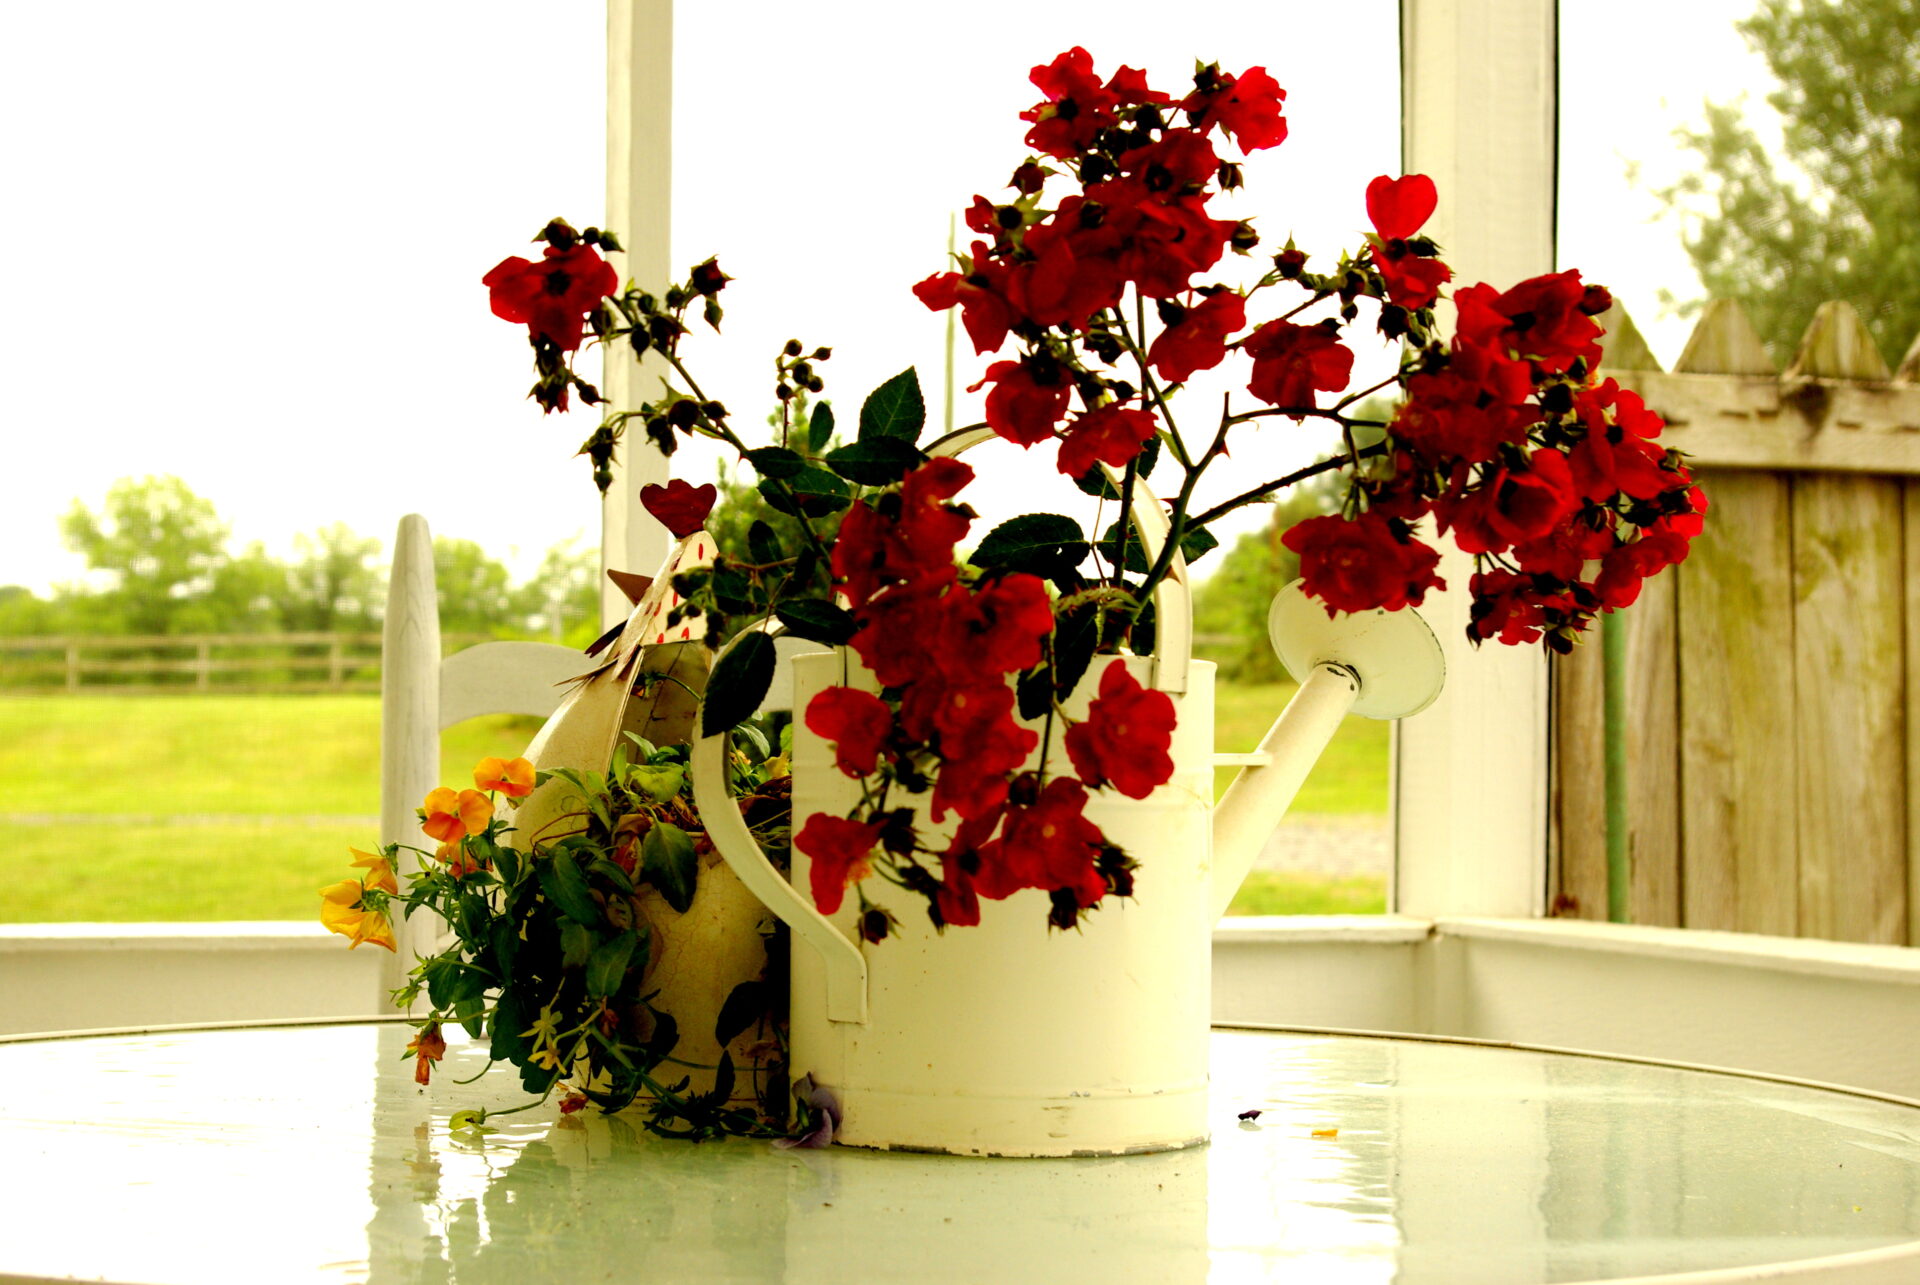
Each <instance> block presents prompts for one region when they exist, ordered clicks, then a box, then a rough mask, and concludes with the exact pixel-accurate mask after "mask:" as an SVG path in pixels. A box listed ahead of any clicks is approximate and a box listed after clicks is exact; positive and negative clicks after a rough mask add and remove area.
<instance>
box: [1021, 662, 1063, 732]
mask: <svg viewBox="0 0 1920 1285" xmlns="http://www.w3.org/2000/svg"><path fill="white" fill-rule="evenodd" d="M1013 690H1014V694H1015V695H1017V696H1018V697H1019V698H1020V717H1021V718H1024V719H1027V720H1028V721H1030V722H1031V721H1034V720H1037V719H1039V718H1040V717H1042V716H1043V715H1045V714H1046V712H1047V709H1048V707H1049V706H1051V705H1052V704H1053V666H1051V665H1041V666H1040V667H1038V668H1037V669H1034V670H1033V671H1031V672H1030V673H1026V674H1022V675H1021V676H1020V681H1019V682H1018V683H1016V684H1015V685H1014V689H1013Z"/></svg>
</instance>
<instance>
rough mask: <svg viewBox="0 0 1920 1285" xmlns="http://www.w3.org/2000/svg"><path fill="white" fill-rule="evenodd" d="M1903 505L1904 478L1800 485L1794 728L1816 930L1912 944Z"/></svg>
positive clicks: (1802, 871) (1809, 918)
mask: <svg viewBox="0 0 1920 1285" xmlns="http://www.w3.org/2000/svg"><path fill="white" fill-rule="evenodd" d="M1901 508H1902V502H1901V491H1900V483H1899V482H1898V481H1897V480H1883V479H1879V478H1867V477H1802V478H1796V479H1795V480H1794V483H1793V587H1794V631H1793V657H1794V686H1795V693H1794V717H1793V724H1792V726H1793V728H1794V731H1795V735H1796V738H1797V740H1798V742H1799V750H1798V756H1797V757H1798V761H1799V768H1800V770H1799V777H1798V782H1799V789H1798V797H1797V800H1796V803H1797V812H1798V833H1799V839H1798V844H1799V852H1800V863H1799V875H1800V878H1799V898H1800V916H1799V917H1800V931H1801V933H1802V934H1804V935H1806V936H1809V937H1825V938H1831V939H1837V940H1842V941H1871V942H1905V941H1906V890H1907V889H1906V885H1907V851H1906V848H1907V845H1906V806H1905V795H1906V744H1905V741H1906V737H1905V729H1904V726H1903V724H1904V723H1905V718H1904V717H1903V713H1904V711H1903V709H1902V705H1903V704H1904V702H1903V701H1901V700H1900V699H1899V697H1900V694H1901V692H1902V682H1901V670H1902V669H1903V667H1904V658H1903V657H1902V655H1901V650H1902V646H1901V614H1902V608H1903V602H1902V598H1903V594H1902V592H1901V561H1902V553H1903V550H1902V547H1901V545H1902V541H1901V531H1900V528H1901ZM1726 623H1727V624H1728V625H1729V626H1734V625H1736V624H1737V622H1734V621H1728V622H1726Z"/></svg>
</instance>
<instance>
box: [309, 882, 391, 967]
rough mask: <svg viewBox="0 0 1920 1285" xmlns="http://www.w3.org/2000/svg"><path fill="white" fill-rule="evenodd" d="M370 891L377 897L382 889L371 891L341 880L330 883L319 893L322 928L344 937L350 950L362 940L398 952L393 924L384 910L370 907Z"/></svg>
mask: <svg viewBox="0 0 1920 1285" xmlns="http://www.w3.org/2000/svg"><path fill="white" fill-rule="evenodd" d="M368 892H373V893H376V894H378V893H379V892H380V890H379V889H377V888H371V887H369V885H367V884H364V883H361V882H360V881H359V880H358V879H342V880H341V881H340V882H339V883H333V884H328V885H327V886H326V887H324V888H322V889H321V890H320V897H321V901H320V923H321V926H323V927H324V928H326V930H327V931H328V932H336V933H339V934H340V935H341V936H342V937H345V938H346V939H347V948H348V949H349V950H351V949H352V948H353V947H355V946H358V945H359V944H360V943H361V942H363V941H370V942H372V943H373V944H374V945H376V946H385V947H386V948H387V949H388V950H397V949H398V946H397V945H396V944H395V943H394V940H393V925H392V924H391V923H389V922H387V913H386V911H385V910H383V909H381V908H380V907H379V906H377V905H373V904H369V902H368V900H367V894H368ZM382 899H383V900H384V898H382Z"/></svg>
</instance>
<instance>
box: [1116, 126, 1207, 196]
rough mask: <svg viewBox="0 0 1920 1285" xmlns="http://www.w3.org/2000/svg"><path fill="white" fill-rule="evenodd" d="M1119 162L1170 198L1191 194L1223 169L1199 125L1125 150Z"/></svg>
mask: <svg viewBox="0 0 1920 1285" xmlns="http://www.w3.org/2000/svg"><path fill="white" fill-rule="evenodd" d="M1116 164H1118V165H1119V166H1120V170H1121V172H1122V173H1123V174H1138V175H1139V176H1140V178H1141V180H1142V181H1143V182H1144V183H1145V184H1146V185H1147V190H1148V191H1150V192H1161V193H1165V194H1166V197H1167V199H1172V198H1173V197H1176V196H1180V195H1185V194H1191V192H1192V191H1193V190H1195V189H1197V188H1200V187H1203V186H1205V185H1206V184H1207V183H1209V182H1211V181H1212V179H1213V177H1214V175H1216V174H1218V173H1219V171H1220V157H1219V156H1218V155H1216V154H1215V152H1214V150H1213V144H1212V143H1211V142H1209V141H1208V139H1207V136H1206V135H1205V134H1203V133H1201V132H1200V131H1199V130H1197V129H1169V130H1167V131H1166V133H1164V134H1162V135H1161V136H1160V138H1159V140H1158V141H1157V142H1153V143H1149V144H1147V145H1146V146H1145V147H1136V148H1134V149H1133V150H1132V151H1128V152H1122V153H1121V154H1120V156H1119V159H1118V160H1117V162H1116Z"/></svg>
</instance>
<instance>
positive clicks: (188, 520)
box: [60, 477, 227, 634]
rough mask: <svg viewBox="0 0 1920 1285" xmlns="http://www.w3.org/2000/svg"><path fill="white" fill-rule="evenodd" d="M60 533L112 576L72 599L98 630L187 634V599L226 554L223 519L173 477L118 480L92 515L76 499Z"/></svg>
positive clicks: (206, 583)
mask: <svg viewBox="0 0 1920 1285" xmlns="http://www.w3.org/2000/svg"><path fill="white" fill-rule="evenodd" d="M60 531H61V535H62V537H63V538H64V540H65V542H66V546H67V548H69V549H71V550H73V551H74V552H75V553H78V554H81V555H82V556H84V557H85V558H86V560H87V566H88V567H89V568H90V569H92V570H95V571H104V572H108V573H110V574H111V575H112V576H113V577H114V583H113V585H112V587H111V588H110V589H109V590H108V591H107V592H106V593H104V594H100V595H97V596H93V597H91V599H90V600H89V601H87V602H84V603H82V604H78V605H81V606H84V607H85V608H86V610H85V611H84V612H83V615H84V617H85V618H86V622H87V625H86V627H88V628H90V629H92V630H97V631H105V632H121V633H133V634H165V633H182V632H186V631H187V625H186V617H187V616H188V615H189V614H191V613H190V608H191V600H192V599H193V598H194V597H196V596H198V595H201V594H204V593H206V592H207V591H208V590H209V589H210V588H211V587H212V584H213V576H214V573H215V571H216V570H217V569H218V568H219V567H220V565H221V564H222V562H224V561H225V559H226V542H227V526H226V524H225V523H223V522H222V521H220V519H219V517H218V515H217V514H215V512H214V509H213V503H212V502H211V501H209V500H206V499H203V498H201V497H200V496H198V495H195V494H194V493H193V491H192V490H191V489H189V488H188V486H187V484H186V483H185V482H182V481H181V480H180V479H179V478H177V477H146V478H138V479H135V478H121V479H120V480H119V481H117V482H115V483H114V484H113V485H112V486H111V487H109V488H108V490H107V498H106V503H105V504H104V506H103V507H102V509H101V511H100V512H99V513H97V514H96V513H92V512H89V511H88V510H87V509H86V508H85V507H84V506H83V505H81V504H80V503H79V502H78V501H75V503H74V506H73V508H72V509H70V510H69V511H68V512H67V514H66V516H65V517H63V518H62V519H61V521H60Z"/></svg>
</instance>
